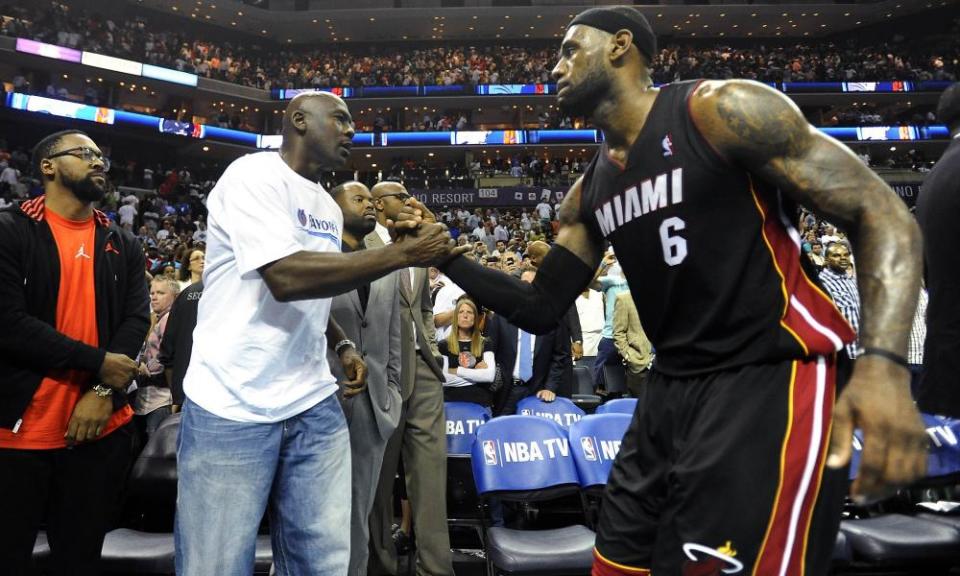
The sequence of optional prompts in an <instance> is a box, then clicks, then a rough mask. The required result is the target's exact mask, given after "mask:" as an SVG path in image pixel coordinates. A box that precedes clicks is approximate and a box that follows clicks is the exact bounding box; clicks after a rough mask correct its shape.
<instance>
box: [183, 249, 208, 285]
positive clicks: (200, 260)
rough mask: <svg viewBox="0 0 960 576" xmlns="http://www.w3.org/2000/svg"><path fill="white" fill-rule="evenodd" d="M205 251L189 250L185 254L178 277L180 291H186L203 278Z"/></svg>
mask: <svg viewBox="0 0 960 576" xmlns="http://www.w3.org/2000/svg"><path fill="white" fill-rule="evenodd" d="M204 256H205V254H204V251H203V250H201V249H199V248H194V249H193V250H187V251H185V252H184V253H183V258H181V260H180V271H179V273H178V275H177V282H178V283H179V286H180V290H186V288H187V286H189V285H191V284H196V283H197V282H199V281H200V280H201V279H202V278H203V266H204Z"/></svg>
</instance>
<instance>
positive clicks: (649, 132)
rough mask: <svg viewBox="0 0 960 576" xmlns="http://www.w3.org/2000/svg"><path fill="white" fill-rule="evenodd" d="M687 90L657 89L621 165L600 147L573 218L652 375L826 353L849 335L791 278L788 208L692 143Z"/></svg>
mask: <svg viewBox="0 0 960 576" xmlns="http://www.w3.org/2000/svg"><path fill="white" fill-rule="evenodd" d="M698 83H699V82H698V81H689V82H679V83H675V84H668V85H666V86H663V87H661V88H660V92H659V94H658V95H657V97H656V99H655V100H654V103H653V107H652V109H651V110H650V113H649V115H648V116H647V120H646V123H645V124H644V126H643V129H642V130H641V132H640V134H639V136H638V137H637V140H636V142H635V143H634V145H633V147H632V148H631V150H630V152H629V155H628V159H627V164H626V166H621V165H619V163H617V162H616V161H615V160H612V159H611V158H610V157H609V155H608V153H607V147H606V145H603V146H602V147H601V149H600V150H599V151H598V153H597V155H596V156H595V157H594V159H593V161H592V162H591V163H590V165H589V166H588V168H587V171H586V173H585V174H584V180H583V191H582V198H581V218H582V219H583V221H584V222H586V223H587V225H588V226H589V227H591V228H592V229H593V230H594V232H596V234H597V235H598V236H600V237H603V238H605V239H606V240H608V241H609V242H610V243H611V244H612V246H613V248H614V250H615V252H616V254H617V258H618V259H619V261H620V265H621V267H622V268H623V272H624V274H625V276H626V279H627V281H628V283H629V285H630V290H631V293H632V295H633V299H634V301H635V302H636V305H637V310H638V312H639V314H640V321H641V323H642V324H643V328H644V331H645V332H646V333H647V335H648V336H649V338H650V341H651V342H652V343H653V345H654V347H655V349H656V354H657V357H656V366H657V369H658V370H660V371H661V372H663V373H665V374H667V375H673V376H690V375H695V374H701V373H704V372H710V371H715V370H723V369H728V368H733V367H737V366H742V365H745V364H754V363H764V362H776V361H781V360H788V359H796V358H805V357H810V356H814V355H818V354H826V355H829V354H832V353H833V352H836V351H838V350H840V349H841V348H842V345H843V344H844V343H845V342H849V341H852V340H853V337H854V335H853V331H852V330H851V328H850V326H849V324H847V322H846V321H845V320H844V319H843V317H842V316H841V315H840V313H839V312H838V311H837V309H836V308H835V307H834V305H833V303H832V302H831V300H830V299H829V298H828V297H827V296H826V295H825V294H824V293H823V291H822V290H820V289H819V288H818V287H817V285H816V284H815V283H814V282H813V281H811V279H810V278H809V277H808V276H807V275H806V274H805V273H804V271H803V269H802V268H801V263H800V258H801V252H800V236H799V233H798V232H797V231H796V230H795V229H794V228H793V226H792V224H791V219H792V218H793V216H794V215H795V214H796V207H795V206H793V205H792V204H791V203H790V202H789V201H788V200H787V199H786V198H784V197H782V196H781V195H780V194H779V193H778V192H777V190H776V189H774V188H772V187H770V186H768V185H766V184H764V183H763V182H761V181H759V180H758V179H757V178H756V177H753V176H751V174H749V173H748V172H747V171H746V170H744V169H743V168H742V167H739V166H737V165H735V164H732V163H730V162H728V161H727V160H726V159H724V158H723V157H722V156H721V155H720V154H719V153H718V152H717V151H715V150H714V149H713V148H712V147H711V145H710V143H709V142H707V141H706V140H705V139H704V137H703V136H702V135H701V133H700V131H699V129H698V128H697V126H696V124H695V122H694V120H693V118H692V117H691V115H690V108H689V102H690V97H691V94H692V93H693V91H694V90H695V89H696V87H697V85H698Z"/></svg>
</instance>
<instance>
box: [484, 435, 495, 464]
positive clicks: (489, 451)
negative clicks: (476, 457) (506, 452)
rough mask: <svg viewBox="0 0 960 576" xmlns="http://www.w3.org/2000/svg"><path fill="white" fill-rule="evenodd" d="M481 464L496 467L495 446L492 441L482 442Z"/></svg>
mask: <svg viewBox="0 0 960 576" xmlns="http://www.w3.org/2000/svg"><path fill="white" fill-rule="evenodd" d="M483 463H484V464H486V465H487V466H496V465H497V446H496V445H495V444H494V443H493V440H484V441H483Z"/></svg>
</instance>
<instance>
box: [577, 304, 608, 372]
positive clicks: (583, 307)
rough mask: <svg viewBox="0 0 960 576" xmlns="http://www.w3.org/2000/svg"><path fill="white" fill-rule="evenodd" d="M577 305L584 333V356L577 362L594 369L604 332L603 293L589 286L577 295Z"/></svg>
mask: <svg viewBox="0 0 960 576" xmlns="http://www.w3.org/2000/svg"><path fill="white" fill-rule="evenodd" d="M576 307H577V316H579V317H580V328H581V331H582V335H583V343H582V345H583V356H582V357H581V358H580V359H578V360H577V361H576V362H577V364H578V365H579V364H583V365H584V366H587V367H589V368H591V369H592V368H593V365H594V361H595V360H596V359H597V347H598V346H599V345H600V338H601V334H602V332H603V323H604V322H603V295H602V294H601V293H600V292H598V291H596V290H591V289H590V288H587V289H586V290H584V291H583V293H582V294H580V296H578V297H577V302H576Z"/></svg>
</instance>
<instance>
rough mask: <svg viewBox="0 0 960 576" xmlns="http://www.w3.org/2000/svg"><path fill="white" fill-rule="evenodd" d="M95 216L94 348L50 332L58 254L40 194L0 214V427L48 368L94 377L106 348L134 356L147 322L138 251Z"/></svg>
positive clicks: (18, 411)
mask: <svg viewBox="0 0 960 576" xmlns="http://www.w3.org/2000/svg"><path fill="white" fill-rule="evenodd" d="M95 217H96V221H97V227H96V232H95V238H96V245H95V252H94V254H95V256H94V265H93V269H94V286H95V291H96V305H97V334H98V335H99V346H97V347H93V346H89V345H87V344H84V343H83V342H80V341H78V340H74V339H72V338H69V337H67V336H64V335H63V334H61V333H60V332H57V330H56V318H57V295H58V292H59V288H60V256H59V253H58V251H57V245H56V241H55V240H54V238H53V233H52V232H51V231H50V226H49V225H48V224H47V222H46V220H44V219H43V197H40V198H36V199H33V200H30V201H28V202H25V203H24V204H23V205H22V206H21V207H10V208H7V209H5V210H2V211H0V326H2V329H0V428H8V429H12V428H13V427H14V426H15V425H16V423H17V421H18V420H19V419H20V417H21V415H22V414H23V413H24V411H26V409H27V406H29V404H30V401H31V400H32V399H33V395H34V393H35V392H36V390H37V388H38V387H39V386H40V382H41V381H42V380H43V378H44V377H45V376H46V375H47V374H48V373H49V372H50V370H53V369H62V368H76V369H82V370H88V371H90V372H91V373H93V374H96V373H97V372H98V371H99V370H100V365H101V364H102V363H103V357H104V355H105V354H106V352H108V351H109V352H116V353H120V354H126V355H127V356H129V357H130V358H136V356H137V353H138V352H139V351H140V347H141V346H142V345H143V341H144V338H145V337H146V334H147V330H148V329H149V327H150V298H149V293H148V290H147V281H146V275H145V274H144V266H145V264H144V257H143V249H142V248H141V246H140V242H139V241H137V239H136V238H135V237H134V236H133V235H132V234H130V233H129V232H126V231H124V230H122V229H121V228H119V227H118V226H117V225H116V224H115V223H113V222H110V221H109V219H107V217H106V216H105V215H103V213H100V212H97V213H96V216H95ZM90 385H91V386H92V385H93V382H92V381H91V382H90Z"/></svg>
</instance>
